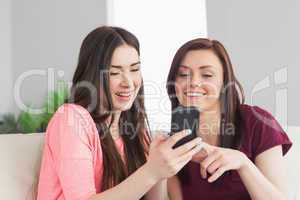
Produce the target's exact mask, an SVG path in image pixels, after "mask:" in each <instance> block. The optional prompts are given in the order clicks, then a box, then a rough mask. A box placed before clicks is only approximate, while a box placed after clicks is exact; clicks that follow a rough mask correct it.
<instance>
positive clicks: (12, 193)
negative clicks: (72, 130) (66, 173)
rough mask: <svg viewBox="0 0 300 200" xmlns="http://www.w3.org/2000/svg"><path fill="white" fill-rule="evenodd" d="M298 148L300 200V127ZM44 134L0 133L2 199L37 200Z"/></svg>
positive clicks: (292, 161)
mask: <svg viewBox="0 0 300 200" xmlns="http://www.w3.org/2000/svg"><path fill="white" fill-rule="evenodd" d="M287 132H288V134H289V137H290V139H291V140H292V141H293V143H294V145H293V147H292V149H291V150H290V151H289V152H288V154H287V156H286V157H285V158H286V162H287V172H288V181H289V196H290V197H289V199H290V200H296V199H299V200H300V157H299V155H297V154H299V153H300V127H289V128H288V130H287ZM43 139H44V134H43V133H34V134H0V158H1V165H0V173H1V176H0V199H5V200H33V199H35V198H34V197H35V193H36V185H37V180H38V174H39V168H40V162H41V152H42V149H43Z"/></svg>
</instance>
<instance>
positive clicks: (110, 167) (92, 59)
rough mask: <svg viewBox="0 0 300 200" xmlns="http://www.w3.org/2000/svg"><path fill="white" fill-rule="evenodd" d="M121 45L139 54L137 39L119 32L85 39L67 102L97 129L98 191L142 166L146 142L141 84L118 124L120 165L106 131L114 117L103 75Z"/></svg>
mask: <svg viewBox="0 0 300 200" xmlns="http://www.w3.org/2000/svg"><path fill="white" fill-rule="evenodd" d="M124 44H126V45H129V46H131V47H133V48H135V49H136V51H137V52H138V54H140V51H139V42H138V40H137V38H136V37H135V36H134V35H133V34H132V33H130V32H128V31H126V30H124V29H122V28H119V27H109V26H102V27H99V28H96V29H95V30H93V31H92V32H90V33H89V34H88V35H87V36H86V38H85V39H84V40H83V43H82V46H81V48H80V53H79V60H78V65H77V68H76V71H75V74H74V76H73V85H72V88H71V95H70V96H71V97H70V100H69V101H71V102H73V103H75V104H78V105H81V106H83V107H84V108H86V109H87V110H88V111H89V113H90V114H91V116H92V118H93V120H94V122H95V124H96V126H97V129H98V133H99V137H100V140H101V148H102V151H103V165H104V171H103V178H102V188H101V191H104V190H107V189H109V188H111V187H113V186H115V185H117V184H118V183H120V182H121V181H123V180H124V179H125V178H126V177H128V176H129V175H130V174H132V173H133V172H134V171H136V170H137V169H138V168H139V167H140V166H141V165H143V164H144V163H145V162H146V155H145V154H148V146H149V142H150V137H149V133H148V120H147V116H146V113H145V107H144V87H143V83H142V85H141V87H140V89H139V91H138V95H137V97H136V99H135V100H134V102H133V105H132V107H131V108H130V109H129V110H127V111H123V112H122V113H121V116H120V120H119V129H120V135H121V137H122V139H123V141H124V153H125V161H124V162H123V160H122V158H121V156H120V154H119V152H118V150H117V148H116V146H115V143H114V140H113V138H112V136H111V134H110V131H109V128H110V126H111V124H112V121H113V119H114V114H113V112H112V111H113V105H112V97H111V94H110V86H109V77H108V73H107V72H108V69H109V66H110V64H111V58H112V55H113V52H114V50H115V49H116V48H117V47H119V46H121V45H124ZM109 119H111V121H110V124H109V125H107V120H109ZM125 125H126V126H125ZM99 184H100V183H99Z"/></svg>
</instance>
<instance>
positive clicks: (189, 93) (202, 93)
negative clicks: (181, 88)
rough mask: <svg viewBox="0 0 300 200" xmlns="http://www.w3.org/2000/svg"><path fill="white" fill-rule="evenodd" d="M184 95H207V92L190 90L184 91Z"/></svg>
mask: <svg viewBox="0 0 300 200" xmlns="http://www.w3.org/2000/svg"><path fill="white" fill-rule="evenodd" d="M184 95H186V96H188V97H203V96H206V95H207V93H206V92H196V91H190V92H184Z"/></svg>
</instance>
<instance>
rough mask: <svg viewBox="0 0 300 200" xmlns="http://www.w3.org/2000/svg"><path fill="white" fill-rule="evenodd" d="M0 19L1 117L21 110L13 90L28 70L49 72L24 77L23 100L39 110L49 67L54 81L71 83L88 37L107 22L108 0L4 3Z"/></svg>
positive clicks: (11, 0) (13, 0) (0, 3)
mask: <svg viewBox="0 0 300 200" xmlns="http://www.w3.org/2000/svg"><path fill="white" fill-rule="evenodd" d="M0 15H1V16H0V22H1V32H0V44H1V45H0V55H1V59H0V67H1V73H0V90H1V99H0V115H1V113H5V112H16V111H18V110H19V109H18V106H16V103H15V101H14V98H13V96H12V95H13V89H12V87H13V85H14V84H15V81H16V80H17V79H18V78H20V76H22V74H23V75H24V73H25V72H30V71H31V70H40V71H43V72H44V73H45V75H44V76H40V75H33V76H31V77H29V78H27V79H25V80H24V81H23V82H22V84H21V86H20V90H21V93H20V95H21V99H22V101H23V102H24V103H33V106H35V107H38V106H39V105H40V104H41V103H42V102H43V101H44V99H45V96H46V93H47V91H48V81H49V80H47V76H48V75H49V71H48V68H51V70H53V78H54V80H57V79H59V78H62V79H65V80H66V81H70V80H71V78H72V76H73V72H74V70H75V67H76V63H77V59H78V53H79V48H80V45H81V42H82V40H83V38H84V37H85V36H86V35H87V33H88V32H90V31H91V30H92V29H94V28H95V27H97V26H100V25H104V24H105V23H106V1H105V0H100V1H99V0H90V1H88V2H87V1H85V0H78V1H71V0H64V1H60V0H51V1H40V0H29V1H18V0H2V1H0ZM59 71H62V72H63V74H62V76H59V75H58V72H59ZM54 80H53V81H54Z"/></svg>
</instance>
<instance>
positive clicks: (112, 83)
mask: <svg viewBox="0 0 300 200" xmlns="http://www.w3.org/2000/svg"><path fill="white" fill-rule="evenodd" d="M119 82H120V80H119V79H116V78H112V77H110V79H109V89H110V91H112V92H116V91H117V89H118V85H119V84H120V83H119Z"/></svg>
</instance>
